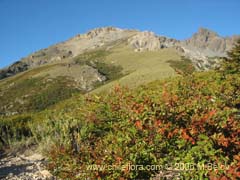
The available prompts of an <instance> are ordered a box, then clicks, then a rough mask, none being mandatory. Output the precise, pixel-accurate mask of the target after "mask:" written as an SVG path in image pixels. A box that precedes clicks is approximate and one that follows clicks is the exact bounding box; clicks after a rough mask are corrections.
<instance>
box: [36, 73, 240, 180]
mask: <svg viewBox="0 0 240 180" xmlns="http://www.w3.org/2000/svg"><path fill="white" fill-rule="evenodd" d="M239 86H240V78H239V77H238V76H237V75H234V74H233V75H227V76H226V77H225V78H224V80H222V75H221V74H218V73H214V72H209V73H201V74H195V75H190V76H186V77H184V78H181V77H179V78H177V79H175V80H173V79H172V80H169V81H167V80H166V81H165V82H155V83H151V84H149V85H148V86H143V87H140V88H138V89H136V90H134V91H133V90H128V89H126V88H122V87H118V86H117V87H115V89H114V90H113V92H112V93H110V94H103V95H99V96H96V95H92V96H87V97H86V98H82V97H81V98H80V99H79V101H78V104H74V106H73V105H71V106H70V107H68V106H67V105H66V107H65V108H63V109H64V111H65V112H62V113H60V114H56V113H55V114H54V115H51V116H49V118H48V119H46V120H45V121H44V122H42V124H41V127H42V128H40V129H37V128H36V127H37V126H34V127H35V129H34V128H33V130H32V131H33V133H34V134H35V136H36V137H44V136H45V137H51V142H52V146H51V148H50V149H49V151H48V153H49V154H48V155H49V157H50V163H49V169H50V170H52V172H53V173H54V174H55V175H57V176H59V177H61V178H63V179H84V178H91V179H98V178H99V179H121V178H122V179H149V178H150V177H153V176H155V175H156V174H158V173H159V169H146V168H145V167H146V166H148V165H158V166H160V165H161V168H162V169H161V170H163V171H166V170H171V171H174V172H175V173H177V174H178V176H180V177H181V178H182V179H204V178H208V179H237V177H240V172H239V166H240V153H239V152H240V131H239V129H240V123H239V114H238V113H239V109H238V105H239V103H240V91H239V89H240V87H239ZM44 125H45V126H46V128H44ZM132 165H140V166H139V167H138V169H131V168H129V167H133V166H132ZM153 167H154V166H153Z"/></svg>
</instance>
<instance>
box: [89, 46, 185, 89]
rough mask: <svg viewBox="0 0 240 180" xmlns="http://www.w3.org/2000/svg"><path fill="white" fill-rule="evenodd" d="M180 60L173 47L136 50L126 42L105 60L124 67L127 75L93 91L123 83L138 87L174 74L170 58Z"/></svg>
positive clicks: (113, 50)
mask: <svg viewBox="0 0 240 180" xmlns="http://www.w3.org/2000/svg"><path fill="white" fill-rule="evenodd" d="M173 59H174V60H180V59H181V57H180V55H179V54H177V53H176V51H174V50H173V49H164V50H159V51H154V52H134V51H133V50H132V49H130V48H129V47H127V46H124V44H122V45H120V46H118V47H115V48H113V49H111V53H110V54H109V55H108V56H107V57H106V59H105V62H106V63H111V64H115V65H120V66H122V67H123V71H124V72H125V73H126V74H127V75H126V76H124V77H122V78H121V79H118V80H116V81H113V82H111V83H108V84H106V85H104V86H101V87H99V88H98V89H96V90H94V91H93V92H94V93H95V92H101V91H104V90H107V89H109V88H111V87H113V86H114V85H116V84H121V85H124V86H128V87H137V86H139V85H141V84H145V83H148V82H151V81H154V80H157V79H163V78H166V77H169V76H174V75H175V72H174V70H173V69H172V68H171V67H170V65H169V63H168V62H167V61H168V60H173Z"/></svg>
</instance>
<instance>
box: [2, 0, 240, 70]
mask: <svg viewBox="0 0 240 180" xmlns="http://www.w3.org/2000/svg"><path fill="white" fill-rule="evenodd" d="M239 9H240V0H85V1H84V0H0V68H1V67H4V66H7V65H9V64H11V63H13V62H14V61H17V60H19V59H20V58H22V57H24V56H27V55H28V54H30V53H32V52H34V51H36V50H39V49H41V48H46V47H48V46H49V45H52V44H55V43H57V42H60V41H64V40H67V39H68V38H70V37H72V36H74V35H76V34H79V33H85V32H86V31H88V30H90V29H92V28H96V27H102V26H116V27H120V28H131V29H139V30H150V31H153V32H155V33H156V34H159V35H165V36H168V37H173V38H176V39H186V38H188V37H190V36H191V35H192V34H193V33H194V32H196V31H197V29H198V28H199V27H206V28H209V29H212V30H214V31H216V32H218V33H219V34H220V35H222V36H228V35H232V34H240V23H239V19H240V13H239Z"/></svg>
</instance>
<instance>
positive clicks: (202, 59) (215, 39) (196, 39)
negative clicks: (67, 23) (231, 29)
mask: <svg viewBox="0 0 240 180" xmlns="http://www.w3.org/2000/svg"><path fill="white" fill-rule="evenodd" d="M238 38H239V36H232V37H226V38H225V37H220V36H219V35H218V34H217V33H215V32H213V31H211V30H208V29H205V28H200V29H199V30H198V32H197V33H195V34H194V35H193V36H192V37H191V38H189V39H187V40H183V41H178V40H176V39H172V38H167V37H164V36H158V35H156V34H154V33H153V32H149V31H145V32H140V31H138V30H128V29H120V28H115V27H102V28H96V29H93V30H90V31H89V32H87V33H86V34H79V35H76V36H75V37H73V38H71V39H69V40H67V41H65V42H61V43H58V44H55V45H53V46H50V47H48V48H45V49H42V50H39V51H37V52H34V53H32V54H30V55H29V56H27V57H24V58H22V59H21V60H20V61H18V62H16V63H14V64H13V65H11V66H9V67H7V68H5V69H2V70H0V79H3V78H6V77H9V76H13V75H15V74H17V73H19V72H22V71H26V70H27V69H33V68H36V67H39V66H41V65H43V64H51V63H62V62H66V61H68V62H70V61H71V60H72V59H73V58H74V57H76V56H78V55H80V54H82V53H84V52H87V51H92V50H97V49H101V48H105V49H111V48H113V47H116V46H118V45H119V44H121V43H123V44H124V45H125V46H126V47H129V48H131V49H132V50H133V51H135V52H144V51H159V50H161V49H166V48H172V49H175V50H176V51H177V52H178V53H179V54H181V55H182V56H186V57H187V58H189V59H191V60H192V62H193V64H194V65H195V67H196V68H198V69H208V68H209V67H210V66H211V64H212V63H210V62H209V57H219V56H226V52H227V51H228V50H229V49H231V48H232V46H233V44H234V42H235V41H236V40H237V39H238Z"/></svg>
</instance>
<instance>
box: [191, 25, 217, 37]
mask: <svg viewBox="0 0 240 180" xmlns="http://www.w3.org/2000/svg"><path fill="white" fill-rule="evenodd" d="M193 36H199V37H205V38H206V40H208V39H209V38H213V37H216V36H219V35H218V34H217V33H216V32H214V31H211V30H209V29H206V28H202V27H201V28H199V29H198V32H197V33H195V34H194V35H193Z"/></svg>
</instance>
